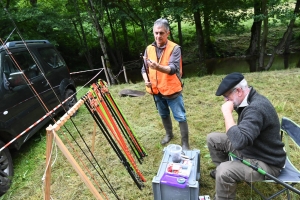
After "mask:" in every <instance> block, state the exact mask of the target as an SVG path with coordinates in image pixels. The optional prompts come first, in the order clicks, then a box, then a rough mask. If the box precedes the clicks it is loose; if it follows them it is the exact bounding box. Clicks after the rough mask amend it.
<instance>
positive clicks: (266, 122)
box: [227, 88, 286, 167]
mask: <svg viewBox="0 0 300 200" xmlns="http://www.w3.org/2000/svg"><path fill="white" fill-rule="evenodd" d="M247 101H248V104H249V105H248V106H246V107H242V108H237V109H236V112H237V113H238V124H237V125H236V126H232V127H231V128H230V129H229V130H228V131H227V136H228V138H229V140H230V141H231V143H232V146H233V147H234V148H235V149H236V150H239V151H240V152H241V153H242V156H243V157H245V158H251V159H257V160H260V161H263V162H265V163H267V164H269V165H273V166H277V167H283V166H284V163H285V159H286V153H285V151H284V150H283V147H284V144H283V142H282V141H281V137H280V122H279V118H278V115H277V113H276V111H275V108H274V107H273V105H272V104H271V102H270V101H269V100H268V99H267V98H266V97H264V96H262V95H260V94H259V93H257V92H256V90H254V89H253V88H251V89H250V92H249V95H248V99H247Z"/></svg>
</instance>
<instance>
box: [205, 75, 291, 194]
mask: <svg viewBox="0 0 300 200" xmlns="http://www.w3.org/2000/svg"><path fill="white" fill-rule="evenodd" d="M221 95H223V97H224V100H225V103H224V104H223V105H222V113H223V117H224V121H225V128H226V134H224V133H216V132H214V133H210V134H208V136H207V145H208V149H209V152H210V156H211V159H212V161H213V163H214V164H215V165H216V166H217V168H216V169H215V170H213V171H211V172H210V176H211V177H212V178H214V179H216V185H215V186H216V195H215V199H216V200H220V199H235V194H236V187H237V182H240V181H247V182H254V181H261V180H264V179H265V176H264V175H261V174H260V173H259V172H257V171H255V170H253V169H252V168H250V167H248V166H246V165H245V164H243V163H242V162H240V161H229V158H228V152H233V153H234V154H235V155H237V156H239V157H242V158H243V159H244V160H247V161H248V162H249V163H251V164H253V165H255V166H257V167H260V168H262V169H263V170H264V171H266V172H267V173H269V174H271V175H273V176H275V177H277V176H278V175H279V173H280V170H281V169H282V167H283V166H284V164H285V159H286V154H285V151H284V150H283V146H284V144H283V143H282V142H281V138H280V122H279V119H278V116H277V113H276V111H275V108H274V107H273V105H272V104H271V102H270V101H269V100H268V99H267V98H266V97H264V96H262V95H260V94H259V93H258V92H256V90H255V89H254V88H252V87H248V84H247V81H246V80H245V79H244V76H243V75H242V74H240V73H237V72H234V73H231V74H229V75H227V76H226V77H225V78H224V79H223V80H222V82H221V84H220V85H219V88H218V90H217V92H216V96H221ZM233 110H235V111H236V112H237V114H238V119H237V124H236V123H235V121H234V118H233V116H232V112H233Z"/></svg>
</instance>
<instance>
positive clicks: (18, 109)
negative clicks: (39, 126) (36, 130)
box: [0, 51, 49, 138]
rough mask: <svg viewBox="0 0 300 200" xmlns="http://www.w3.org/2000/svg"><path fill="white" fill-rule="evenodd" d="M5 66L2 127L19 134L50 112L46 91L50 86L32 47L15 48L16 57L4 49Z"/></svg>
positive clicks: (3, 61) (2, 55)
mask: <svg viewBox="0 0 300 200" xmlns="http://www.w3.org/2000/svg"><path fill="white" fill-rule="evenodd" d="M12 60H14V61H12ZM1 66H2V68H1V74H2V76H1V77H2V84H3V87H1V95H0V98H1V104H0V114H1V116H0V121H1V125H0V129H6V130H10V132H11V133H13V134H15V135H18V134H20V133H21V132H22V131H24V130H25V129H26V128H28V127H29V126H30V125H32V124H33V123H34V122H36V121H37V120H38V119H40V118H41V117H42V116H44V115H45V114H46V109H45V108H44V107H45V106H44V93H45V91H47V90H49V86H48V85H46V84H45V79H44V77H43V76H42V73H41V71H40V69H39V68H38V67H37V66H36V64H35V62H34V60H33V58H32V56H31V55H30V54H29V52H28V51H22V52H13V51H12V58H11V57H10V56H9V55H7V54H6V53H5V52H3V53H2V54H1ZM20 69H21V70H20ZM26 79H27V80H26ZM25 137H26V134H25V135H24V136H23V138H25Z"/></svg>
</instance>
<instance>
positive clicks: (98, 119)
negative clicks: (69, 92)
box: [83, 96, 144, 190]
mask: <svg viewBox="0 0 300 200" xmlns="http://www.w3.org/2000/svg"><path fill="white" fill-rule="evenodd" d="M88 98H89V97H86V96H85V98H83V99H84V100H85V101H84V104H85V106H86V108H87V109H88V110H89V112H90V113H91V115H92V117H93V118H94V120H95V121H96V123H97V124H98V127H99V128H100V130H101V132H102V133H103V135H104V136H105V138H106V139H107V141H108V142H109V144H110V145H111V147H112V148H113V150H114V151H115V153H116V154H117V156H118V157H119V159H120V161H121V162H122V164H123V165H124V167H125V168H126V170H127V172H128V173H129V175H130V176H131V178H132V179H133V181H134V182H135V183H136V185H137V187H138V188H139V189H140V190H141V189H142V187H144V184H143V183H142V182H141V180H140V179H139V178H138V175H137V174H136V173H135V171H134V170H133V168H132V167H131V165H130V163H129V162H128V160H127V158H126V156H125V155H124V154H123V153H122V151H121V149H120V148H119V146H118V145H117V143H116V142H115V141H114V139H113V138H112V136H111V135H110V134H109V131H108V130H107V128H106V126H105V125H104V122H103V121H102V120H101V117H100V116H99V113H97V111H96V110H94V111H92V110H93V106H92V105H91V104H90V102H88Z"/></svg>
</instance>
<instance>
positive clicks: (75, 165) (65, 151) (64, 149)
mask: <svg viewBox="0 0 300 200" xmlns="http://www.w3.org/2000/svg"><path fill="white" fill-rule="evenodd" d="M83 103H84V101H83V100H82V99H80V100H79V101H78V102H77V103H76V104H75V105H74V106H73V107H72V108H71V109H70V110H69V111H68V112H67V113H65V114H64V115H63V116H62V117H61V118H60V119H59V120H58V121H57V122H56V123H55V124H54V125H53V126H51V125H50V126H49V127H48V128H47V129H46V130H47V134H49V136H50V135H52V137H53V138H54V141H55V143H56V144H57V146H58V147H59V149H60V150H61V152H62V153H63V154H64V156H65V157H66V158H67V159H68V161H69V162H70V164H71V165H72V167H73V168H74V169H75V171H76V172H77V173H78V175H79V176H80V178H81V180H82V181H83V182H84V183H85V185H86V186H87V187H88V188H89V190H90V191H91V192H92V194H93V195H94V196H95V198H96V199H99V200H103V198H102V197H101V196H100V194H99V192H98V191H97V190H96V188H95V187H94V185H93V184H92V183H91V181H90V180H89V178H88V177H87V176H86V174H85V173H84V172H83V170H82V169H81V167H80V166H79V165H78V163H77V162H76V160H75V159H74V157H73V156H72V155H71V153H70V152H69V150H68V149H67V147H66V146H65V145H64V143H63V142H62V141H61V139H60V138H59V137H58V135H57V134H56V133H55V131H57V130H59V129H60V127H61V126H63V125H64V123H65V122H66V121H67V120H68V119H69V118H70V116H72V115H73V114H74V112H76V110H78V108H79V107H80V106H81V105H82V104H83ZM47 136H48V135H47ZM47 139H48V138H47ZM51 141H52V140H51ZM48 146H49V147H48ZM51 146H52V144H51V145H50V144H48V142H47V147H48V148H47V152H46V153H47V154H48V151H50V153H51ZM50 153H49V154H50ZM47 163H48V159H46V166H47ZM50 167H51V166H50V164H49V166H48V168H47V171H48V170H49V172H48V173H49V174H47V173H46V174H47V175H46V178H47V181H46V186H45V187H46V191H45V199H46V200H50V170H51V169H50Z"/></svg>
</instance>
